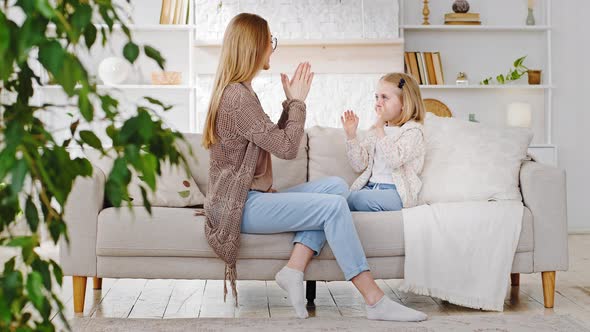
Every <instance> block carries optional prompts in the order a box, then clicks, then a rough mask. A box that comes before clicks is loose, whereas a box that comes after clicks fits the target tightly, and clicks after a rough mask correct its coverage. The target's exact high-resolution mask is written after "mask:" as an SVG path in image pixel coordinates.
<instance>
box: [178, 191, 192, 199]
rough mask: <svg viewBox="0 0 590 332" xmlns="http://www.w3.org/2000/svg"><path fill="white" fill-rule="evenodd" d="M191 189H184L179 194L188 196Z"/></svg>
mask: <svg viewBox="0 0 590 332" xmlns="http://www.w3.org/2000/svg"><path fill="white" fill-rule="evenodd" d="M190 193H191V191H190V190H183V191H179V192H178V195H180V197H182V198H187V197H188V196H189V195H190Z"/></svg>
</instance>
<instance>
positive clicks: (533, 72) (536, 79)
mask: <svg viewBox="0 0 590 332" xmlns="http://www.w3.org/2000/svg"><path fill="white" fill-rule="evenodd" d="M527 75H528V77H529V84H535V85H536V84H541V70H538V69H529V70H527Z"/></svg>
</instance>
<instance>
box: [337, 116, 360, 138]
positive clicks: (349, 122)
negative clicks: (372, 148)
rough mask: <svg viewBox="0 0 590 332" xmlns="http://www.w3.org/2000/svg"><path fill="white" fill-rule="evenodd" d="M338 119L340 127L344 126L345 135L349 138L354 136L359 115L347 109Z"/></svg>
mask: <svg viewBox="0 0 590 332" xmlns="http://www.w3.org/2000/svg"><path fill="white" fill-rule="evenodd" d="M340 121H341V122H342V127H343V128H344V132H345V133H346V137H347V138H348V139H349V140H350V139H354V138H356V130H357V128H358V126H359V117H358V116H356V114H354V112H353V111H351V110H347V111H346V112H344V114H342V116H341V117H340Z"/></svg>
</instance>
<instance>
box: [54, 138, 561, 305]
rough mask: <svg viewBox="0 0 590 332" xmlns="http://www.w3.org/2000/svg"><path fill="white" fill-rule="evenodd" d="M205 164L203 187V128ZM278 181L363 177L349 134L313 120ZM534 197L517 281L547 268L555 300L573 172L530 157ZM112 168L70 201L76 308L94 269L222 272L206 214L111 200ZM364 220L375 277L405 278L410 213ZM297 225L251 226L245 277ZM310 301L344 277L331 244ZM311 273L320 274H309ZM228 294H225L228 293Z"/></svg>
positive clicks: (274, 258)
mask: <svg viewBox="0 0 590 332" xmlns="http://www.w3.org/2000/svg"><path fill="white" fill-rule="evenodd" d="M186 137H187V139H188V140H189V141H190V142H191V144H192V146H193V149H194V151H195V152H196V155H197V158H198V160H199V162H198V163H196V164H193V165H191V173H192V175H193V177H194V179H195V181H196V183H197V185H198V186H199V188H200V189H201V191H202V192H203V193H206V191H207V170H208V165H209V154H208V151H206V150H204V149H203V148H202V147H201V146H200V141H201V139H200V135H196V134H187V136H186ZM273 173H274V176H275V179H274V181H275V187H276V188H277V189H281V188H286V187H289V186H292V185H296V184H299V183H302V182H305V181H307V180H313V179H317V178H321V177H323V176H330V175H337V176H341V177H343V178H344V179H346V181H347V182H348V183H349V184H350V183H352V181H353V180H354V179H355V178H356V176H357V174H355V173H354V172H353V171H352V169H351V168H350V167H349V166H348V163H347V161H346V156H345V150H344V139H343V136H342V135H341V134H338V132H336V131H329V130H328V131H326V130H321V128H312V129H311V130H309V131H307V135H306V136H305V137H304V139H303V141H302V144H301V148H300V151H299V154H298V156H297V158H296V159H294V160H289V161H286V160H279V159H276V158H274V157H273ZM520 185H521V192H522V195H523V199H524V204H525V206H526V211H525V213H524V217H523V220H522V223H523V224H522V232H521V235H520V241H519V243H518V248H517V252H516V255H515V257H514V262H513V266H512V282H513V284H518V277H519V273H536V272H542V273H543V274H542V276H543V277H542V279H543V290H544V295H545V306H546V307H552V306H553V294H554V285H555V271H558V270H561V271H562V270H567V268H568V251H567V222H566V203H565V199H566V197H565V195H566V193H565V174H564V172H563V171H561V170H558V169H556V168H553V167H550V166H546V165H543V164H539V163H536V162H530V161H527V162H525V163H524V164H523V165H522V168H521V172H520ZM104 186H105V174H104V172H103V171H101V170H100V169H98V168H95V172H94V175H93V177H91V178H90V177H89V178H83V179H79V180H78V181H77V182H76V184H75V186H74V188H73V192H72V194H71V196H70V199H69V200H68V203H67V205H66V211H65V215H66V222H67V225H68V230H69V236H70V246H69V247H68V246H67V245H65V243H62V244H61V253H60V256H61V264H62V267H63V271H64V274H65V275H71V276H74V304H75V305H74V311H75V312H83V308H84V294H85V292H84V290H85V288H86V280H87V277H94V287H95V288H100V285H101V280H102V279H101V278H148V279H149V278H173V279H223V272H224V263H223V262H222V261H221V260H220V259H218V258H216V256H215V254H214V253H213V251H212V250H211V249H210V248H209V245H208V244H207V241H206V240H205V235H204V226H203V223H204V219H203V217H196V216H194V215H193V208H168V207H154V208H153V214H152V215H151V216H149V215H148V214H147V212H146V211H145V210H144V208H143V207H135V208H133V210H134V211H130V210H129V209H128V208H122V209H115V208H112V207H107V208H105V206H104V204H103V202H104ZM353 216H354V221H355V225H356V227H357V230H358V233H359V236H360V239H361V241H362V244H363V247H364V250H365V253H366V255H367V257H368V261H369V264H370V267H371V271H372V273H373V275H374V276H375V278H378V279H399V278H403V277H404V231H403V223H402V213H401V212H379V213H375V212H372V213H362V212H355V213H353ZM292 236H293V234H292V233H283V234H276V235H254V234H244V235H242V239H241V249H240V258H239V261H238V279H240V280H272V279H273V278H274V275H275V273H276V272H277V271H278V270H279V269H280V268H281V267H282V266H283V265H285V263H286V262H287V259H288V257H289V254H290V253H291V248H292V244H291V239H292ZM305 278H306V279H307V280H308V285H307V286H308V287H307V298H308V304H313V299H314V297H315V280H343V275H342V272H341V271H340V269H339V267H338V264H337V263H336V261H335V259H334V255H333V254H332V252H331V250H330V248H329V246H326V247H325V248H324V249H323V250H322V252H321V254H320V255H319V257H317V258H316V259H314V260H313V261H312V263H311V264H310V266H309V268H308V269H307V271H306V274H305ZM310 281H311V282H310ZM219 296H222V294H219Z"/></svg>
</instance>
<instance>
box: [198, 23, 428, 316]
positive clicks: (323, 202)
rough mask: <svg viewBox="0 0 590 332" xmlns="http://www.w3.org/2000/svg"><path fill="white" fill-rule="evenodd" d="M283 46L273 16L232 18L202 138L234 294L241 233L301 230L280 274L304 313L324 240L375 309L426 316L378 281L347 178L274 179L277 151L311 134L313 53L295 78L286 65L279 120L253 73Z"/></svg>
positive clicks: (216, 232)
mask: <svg viewBox="0 0 590 332" xmlns="http://www.w3.org/2000/svg"><path fill="white" fill-rule="evenodd" d="M276 46H277V40H276V38H273V37H272V35H271V33H270V30H269V27H268V23H267V21H266V20H264V19H263V18H262V17H260V16H257V15H254V14H247V13H241V14H239V15H237V16H236V17H234V18H233V19H232V20H231V22H230V23H229V25H228V27H227V30H226V32H225V36H224V39H223V45H222V47H221V57H220V63H219V67H218V69H217V74H216V78H215V84H214V90H213V92H212V97H211V103H210V105H209V112H208V114H207V122H206V125H205V130H204V135H203V145H204V146H205V147H206V148H208V149H210V157H211V159H210V164H209V187H208V191H207V198H206V201H205V217H206V223H205V234H206V237H207V241H208V242H209V245H210V246H211V247H212V249H213V251H214V252H215V253H216V254H217V255H218V256H219V257H220V258H221V259H222V260H223V261H224V262H225V267H226V269H225V279H229V281H230V284H231V286H232V289H233V291H234V295H235V296H237V293H236V292H235V291H236V280H237V277H238V274H237V266H236V264H237V262H238V251H239V248H240V233H254V234H274V233H284V232H294V233H295V236H294V238H293V241H292V242H293V243H294V245H293V250H292V252H291V257H290V258H289V261H288V262H287V265H286V266H284V267H283V268H282V269H281V270H280V271H279V272H278V273H277V274H276V275H275V279H276V281H277V284H278V285H279V286H280V287H281V288H282V289H283V290H285V291H286V292H287V294H288V298H289V300H290V302H291V304H292V305H293V308H294V309H295V312H296V314H297V316H298V317H301V318H306V317H307V316H308V313H307V310H306V308H305V303H304V295H303V294H304V288H303V279H304V272H305V269H306V267H307V266H308V264H309V262H310V261H311V259H312V258H313V257H314V256H317V255H318V254H319V253H320V251H321V250H322V248H323V246H324V245H325V243H326V241H327V242H328V243H329V244H330V248H331V249H332V252H333V253H334V256H335V257H336V261H337V263H338V265H339V266H340V268H341V269H342V272H343V275H344V277H345V278H346V280H351V281H352V283H353V284H354V285H355V286H356V288H357V289H358V290H359V291H360V293H361V294H362V295H363V298H364V299H365V302H366V304H367V317H368V318H369V319H380V320H398V321H421V320H424V319H426V317H427V316H426V315H425V314H424V313H421V312H419V311H416V310H413V309H410V308H407V307H404V306H403V305H401V304H399V303H397V302H395V301H393V300H391V299H390V298H389V297H388V296H387V295H385V294H384V292H383V291H382V290H381V289H380V288H379V286H378V285H377V283H376V282H375V280H374V278H373V275H372V274H371V271H370V269H369V264H368V261H367V258H366V256H365V253H364V251H363V247H362V245H361V241H360V239H359V237H358V234H357V232H356V229H355V227H354V223H353V220H352V214H351V213H350V209H349V208H348V204H347V202H346V198H345V197H346V196H347V195H348V186H347V184H346V183H345V182H344V181H343V180H342V179H340V178H336V177H328V178H325V179H318V180H316V181H312V182H307V183H304V184H301V185H298V186H295V187H292V188H288V189H285V190H281V191H280V192H276V190H274V189H273V173H272V159H271V157H270V155H271V154H273V155H275V156H277V157H279V158H282V159H293V158H295V157H296V156H297V151H298V150H299V145H300V144H301V139H302V137H303V135H304V130H303V128H304V124H305V117H306V111H307V110H306V105H305V99H306V97H307V94H308V92H309V89H310V87H311V82H312V80H313V73H312V72H311V67H310V65H309V63H302V64H300V65H299V66H298V67H297V70H296V72H295V74H294V75H293V76H292V78H291V79H290V78H289V77H287V75H284V74H283V75H281V82H282V84H283V90H284V92H285V98H286V100H285V101H284V102H283V113H282V115H281V117H280V119H279V121H278V123H273V122H272V121H271V120H270V118H269V117H268V115H267V114H266V113H265V112H264V110H263V109H262V106H261V104H260V101H259V100H258V97H257V96H256V93H255V92H254V90H253V89H252V84H251V82H252V79H253V78H254V77H255V76H256V75H257V74H258V73H259V72H260V71H261V70H267V69H269V68H270V57H271V55H272V53H273V50H274V49H275V48H276ZM242 262H243V264H248V263H247V262H245V261H242ZM236 303H237V302H236Z"/></svg>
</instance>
